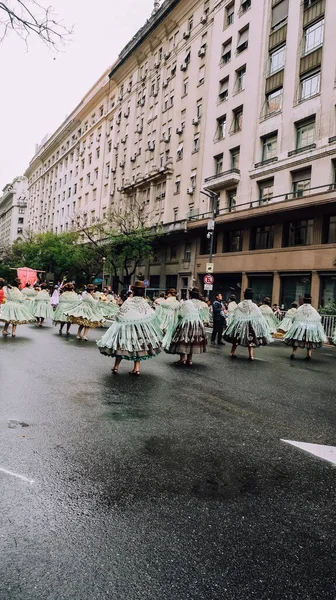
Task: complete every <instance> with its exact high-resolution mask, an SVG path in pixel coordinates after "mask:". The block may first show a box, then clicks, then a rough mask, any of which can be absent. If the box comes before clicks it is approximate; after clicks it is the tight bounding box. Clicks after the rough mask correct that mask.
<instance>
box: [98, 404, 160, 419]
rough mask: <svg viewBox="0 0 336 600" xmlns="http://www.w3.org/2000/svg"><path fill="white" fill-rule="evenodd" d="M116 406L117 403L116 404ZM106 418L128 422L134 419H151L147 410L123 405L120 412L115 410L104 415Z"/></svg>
mask: <svg viewBox="0 0 336 600" xmlns="http://www.w3.org/2000/svg"><path fill="white" fill-rule="evenodd" d="M115 404H116V403H115ZM104 416H105V417H108V418H109V419H112V420H113V421H127V420H132V419H147V418H148V417H149V411H148V410H146V409H145V408H138V407H136V406H125V405H122V406H121V407H120V410H113V411H111V412H106V413H104Z"/></svg>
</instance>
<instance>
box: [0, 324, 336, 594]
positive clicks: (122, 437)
mask: <svg viewBox="0 0 336 600" xmlns="http://www.w3.org/2000/svg"><path fill="white" fill-rule="evenodd" d="M100 335H101V331H95V332H90V336H91V341H90V342H87V343H85V342H78V341H77V340H76V339H75V337H74V335H72V336H71V337H70V339H69V340H66V339H65V337H62V338H60V337H59V336H58V335H57V330H56V329H54V328H52V327H46V328H45V329H44V330H39V329H37V328H35V327H34V326H22V327H19V328H18V337H17V338H16V339H15V340H12V339H3V338H1V339H0V378H1V384H0V398H1V400H0V432H1V435H0V468H3V469H7V470H10V471H12V472H13V473H16V474H20V475H23V476H25V477H26V478H27V479H29V480H33V483H29V482H27V481H24V480H22V479H19V478H17V477H14V476H12V475H10V474H7V473H4V472H0V486H1V494H0V509H1V510H0V521H1V528H0V551H1V561H0V599H1V600H40V599H41V600H95V599H97V600H98V599H102V600H103V599H111V600H140V599H141V600H142V599H144V600H189V599H191V600H199V599H206V600H217V599H218V600H219V599H221V600H249V599H256V600H329V599H332V600H335V598H336V565H335V550H336V535H335V534H336V526H335V497H336V494H335V487H336V486H335V480H336V469H335V466H333V465H332V464H331V463H329V462H325V461H322V460H320V459H318V458H315V457H314V456H312V455H310V454H308V453H305V452H302V451H301V450H298V449H297V448H294V447H292V446H289V445H287V444H285V443H283V442H281V441H280V439H281V438H285V439H290V440H299V441H303V442H313V443H318V444H327V445H336V422H335V421H336V419H335V403H336V351H335V349H332V348H324V349H322V350H320V351H318V352H316V353H315V355H314V361H313V362H312V363H310V364H307V363H305V362H304V361H303V360H302V358H303V355H302V354H300V355H299V354H298V359H297V360H296V361H295V362H293V363H291V362H290V361H289V360H288V355H289V349H288V348H286V347H284V346H283V345H282V344H280V343H276V344H274V345H273V347H270V348H265V349H262V350H260V351H259V352H258V353H257V357H258V360H256V361H255V362H254V363H252V364H251V363H249V362H248V361H247V360H246V357H245V353H244V352H243V351H240V352H239V356H240V357H241V358H239V360H237V361H235V362H230V360H229V359H228V357H227V354H228V346H226V347H214V348H213V347H211V348H210V351H209V353H208V354H207V355H205V356H202V357H197V358H196V360H195V365H194V367H193V368H190V369H187V368H186V369H179V368H177V367H174V366H172V362H173V360H174V358H173V357H169V356H167V355H163V354H162V355H161V356H160V357H159V358H157V359H153V360H151V361H148V362H147V363H145V364H143V374H142V376H141V377H139V378H131V377H129V375H128V371H129V367H130V365H129V364H128V363H123V365H122V367H121V373H120V375H118V376H113V375H111V372H110V369H111V360H110V359H108V358H106V357H103V356H100V355H99V353H98V351H97V349H96V347H95V344H94V342H93V339H94V338H98V337H99V336H100Z"/></svg>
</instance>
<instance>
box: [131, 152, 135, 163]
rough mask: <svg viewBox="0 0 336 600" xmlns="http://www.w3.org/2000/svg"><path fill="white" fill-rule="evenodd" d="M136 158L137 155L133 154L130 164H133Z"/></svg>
mask: <svg viewBox="0 0 336 600" xmlns="http://www.w3.org/2000/svg"><path fill="white" fill-rule="evenodd" d="M136 157H137V155H136V154H133V156H131V159H130V160H131V162H133V163H134V162H135V161H136Z"/></svg>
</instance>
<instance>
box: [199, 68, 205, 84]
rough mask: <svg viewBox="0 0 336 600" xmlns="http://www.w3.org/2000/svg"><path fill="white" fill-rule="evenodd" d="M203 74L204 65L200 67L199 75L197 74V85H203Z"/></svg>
mask: <svg viewBox="0 0 336 600" xmlns="http://www.w3.org/2000/svg"><path fill="white" fill-rule="evenodd" d="M204 74H205V65H202V66H201V67H200V68H199V73H198V82H199V84H202V83H204Z"/></svg>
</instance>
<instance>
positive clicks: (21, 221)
mask: <svg viewBox="0 0 336 600" xmlns="http://www.w3.org/2000/svg"><path fill="white" fill-rule="evenodd" d="M23 222H24V218H23V217H19V218H18V224H19V225H23Z"/></svg>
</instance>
